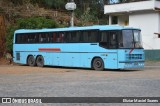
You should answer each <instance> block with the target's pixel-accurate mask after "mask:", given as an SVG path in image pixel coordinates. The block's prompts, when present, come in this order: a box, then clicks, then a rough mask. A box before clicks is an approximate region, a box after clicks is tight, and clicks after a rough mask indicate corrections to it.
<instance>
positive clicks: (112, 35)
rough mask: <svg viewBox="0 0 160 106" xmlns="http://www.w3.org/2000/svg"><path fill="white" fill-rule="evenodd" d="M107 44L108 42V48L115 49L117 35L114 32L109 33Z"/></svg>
mask: <svg viewBox="0 0 160 106" xmlns="http://www.w3.org/2000/svg"><path fill="white" fill-rule="evenodd" d="M109 42H110V43H109V47H110V48H116V47H117V33H116V32H110V36H109Z"/></svg>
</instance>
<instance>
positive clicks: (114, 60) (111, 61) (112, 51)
mask: <svg viewBox="0 0 160 106" xmlns="http://www.w3.org/2000/svg"><path fill="white" fill-rule="evenodd" d="M108 34H109V36H108V50H107V51H108V55H107V66H106V67H107V68H108V67H109V68H111V69H117V67H118V54H117V51H118V39H117V37H118V34H119V31H108Z"/></svg>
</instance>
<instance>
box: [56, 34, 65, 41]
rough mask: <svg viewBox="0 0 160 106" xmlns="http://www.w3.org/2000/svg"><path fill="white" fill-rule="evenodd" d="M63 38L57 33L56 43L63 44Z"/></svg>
mask: <svg viewBox="0 0 160 106" xmlns="http://www.w3.org/2000/svg"><path fill="white" fill-rule="evenodd" d="M63 38H64V33H62V32H60V33H58V35H57V38H56V42H59V43H60V42H63Z"/></svg>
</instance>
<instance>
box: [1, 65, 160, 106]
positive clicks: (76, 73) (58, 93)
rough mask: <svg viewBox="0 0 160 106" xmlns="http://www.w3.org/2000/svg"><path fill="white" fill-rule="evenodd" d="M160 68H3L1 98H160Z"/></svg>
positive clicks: (151, 66) (13, 66)
mask: <svg viewBox="0 0 160 106" xmlns="http://www.w3.org/2000/svg"><path fill="white" fill-rule="evenodd" d="M158 65H159V63H156V64H155V63H152V62H151V63H147V64H146V67H145V69H143V70H119V71H118V70H105V71H94V70H90V69H73V68H60V67H56V68H55V67H44V68H38V67H29V66H23V65H1V66H0V97H160V67H159V66H158ZM51 105H52V104H51ZM56 105H62V104H56ZM63 105H66V106H68V105H67V104H63ZM72 105H78V106H79V105H82V104H72ZM86 105H87V106H92V105H93V106H96V105H95V104H86ZM102 105H104V104H102ZM108 105H109V104H108ZM110 105H111V106H112V105H113V104H110ZM114 105H115V104H114ZM116 105H117V104H116ZM119 105H120V104H119ZM125 105H126V106H127V104H125ZM130 105H134V104H130ZM138 105H140V104H138ZM141 105H142V104H141ZM143 105H144V106H145V105H148V106H150V105H151V104H143ZM156 105H158V104H156ZM153 106H155V104H153Z"/></svg>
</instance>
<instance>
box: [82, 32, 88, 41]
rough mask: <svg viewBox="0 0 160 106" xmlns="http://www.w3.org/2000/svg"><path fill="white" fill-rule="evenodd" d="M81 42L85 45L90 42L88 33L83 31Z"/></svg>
mask: <svg viewBox="0 0 160 106" xmlns="http://www.w3.org/2000/svg"><path fill="white" fill-rule="evenodd" d="M81 41H82V42H84V43H87V42H88V31H83V32H82V36H81Z"/></svg>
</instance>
